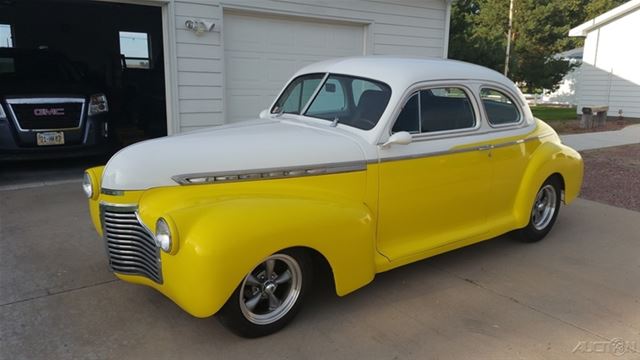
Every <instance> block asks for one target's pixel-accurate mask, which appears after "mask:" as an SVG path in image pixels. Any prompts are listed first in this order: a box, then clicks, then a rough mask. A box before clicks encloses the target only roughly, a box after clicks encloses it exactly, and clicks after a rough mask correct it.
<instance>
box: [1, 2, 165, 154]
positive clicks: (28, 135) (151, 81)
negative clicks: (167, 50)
mask: <svg viewBox="0 0 640 360" xmlns="http://www.w3.org/2000/svg"><path fill="white" fill-rule="evenodd" d="M161 11H162V9H161V8H160V7H156V6H141V5H131V4H119V3H108V2H99V1H86V0H84V1H77V0H76V1H74V0H3V1H2V2H0V24H3V31H4V33H5V34H6V33H9V34H11V41H6V40H5V41H4V43H6V44H2V45H0V46H2V47H4V49H2V48H0V59H2V61H0V63H1V65H0V77H1V78H2V81H0V82H2V86H1V91H2V93H1V94H0V101H4V103H3V104H4V106H5V109H7V110H8V112H9V120H10V124H12V126H13V128H14V132H15V134H14V136H13V139H14V141H15V142H16V146H17V147H23V148H30V149H31V150H32V151H33V152H35V151H42V152H46V151H51V152H54V151H61V150H64V148H65V147H72V146H73V147H74V149H76V150H75V151H77V152H79V153H82V152H83V151H84V149H85V147H83V146H84V145H87V146H86V147H90V146H89V145H94V143H96V142H100V141H104V139H105V138H108V141H109V142H110V143H111V144H112V145H115V146H116V147H119V146H123V145H127V144H130V143H132V142H135V141H139V140H142V139H147V138H153V137H159V136H163V135H166V134H167V116H166V99H165V69H164V59H163V54H164V50H163V38H162V37H163V26H162V13H161ZM5 37H6V36H5ZM7 45H10V46H7ZM9 48H12V49H9ZM39 60H42V61H40V62H38V61H39ZM54 74H55V75H54ZM96 114H97V115H96ZM98 115H99V117H98ZM43 130H47V131H43ZM3 142H4V139H3Z"/></svg>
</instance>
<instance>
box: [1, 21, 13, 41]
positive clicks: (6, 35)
mask: <svg viewBox="0 0 640 360" xmlns="http://www.w3.org/2000/svg"><path fill="white" fill-rule="evenodd" d="M12 46H13V44H12V42H11V27H10V26H9V25H5V24H0V47H12Z"/></svg>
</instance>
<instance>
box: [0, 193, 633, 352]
mask: <svg viewBox="0 0 640 360" xmlns="http://www.w3.org/2000/svg"><path fill="white" fill-rule="evenodd" d="M638 254H640V212H634V211H629V210H624V209H620V208H615V207H611V206H607V205H602V204H599V203H595V202H591V201H587V200H580V199H579V200H577V201H576V203H574V204H573V205H571V206H568V207H563V208H562V209H561V213H560V217H559V219H558V222H557V224H556V227H555V228H554V230H553V231H552V232H551V234H550V235H549V236H548V237H547V239H545V240H544V241H542V242H540V243H535V244H523V243H519V242H516V241H513V240H511V239H509V238H507V237H499V238H496V239H492V240H489V241H486V242H482V243H480V244H477V245H474V246H471V247H467V248H464V249H460V250H457V251H454V252H451V253H448V254H444V255H440V256H437V257H434V258H431V259H427V260H424V261H421V262H418V263H415V264H411V265H408V266H405V267H403V268H400V269H396V270H393V271H390V272H387V273H384V274H380V275H378V276H377V278H376V279H375V280H374V282H373V283H371V284H369V285H368V286H366V287H365V288H363V289H361V290H358V291H356V292H355V293H352V294H350V295H348V296H346V297H343V298H339V297H337V296H336V295H334V293H333V291H332V289H331V288H330V287H329V286H328V285H327V284H324V285H322V284H320V285H318V286H316V289H315V290H314V294H313V296H310V297H309V301H308V302H307V303H306V304H305V307H304V308H303V310H302V312H301V313H300V314H299V316H298V317H297V318H296V319H295V320H294V322H293V323H292V324H290V326H288V327H287V328H285V329H284V330H283V331H281V332H279V333H277V334H275V335H272V336H268V337H265V338H260V339H255V340H247V339H242V338H239V337H237V336H235V335H233V334H231V333H230V332H228V331H227V330H226V329H224V328H223V327H222V326H221V325H220V324H219V323H218V322H217V321H216V319H215V318H208V319H196V318H193V317H191V316H190V315H188V314H186V313H185V312H183V311H182V310H181V309H179V308H178V307H177V306H176V305H174V304H173V303H172V302H171V301H169V300H168V299H166V298H165V297H164V296H162V295H161V294H159V293H157V292H156V291H154V290H152V289H150V288H146V287H142V286H138V285H132V284H127V283H124V282H121V281H119V280H116V279H115V278H114V276H113V275H112V274H111V273H109V271H108V270H107V260H106V256H105V248H104V244H103V243H102V241H101V239H100V238H99V237H98V236H97V235H96V233H95V231H94V230H93V228H92V226H91V223H90V220H89V216H88V213H87V204H86V199H85V198H84V195H83V194H82V191H81V190H80V187H79V184H78V183H77V182H76V183H68V184H59V185H50V186H37V187H35V186H33V187H29V188H23V189H13V190H11V189H9V188H5V189H4V190H0V359H7V360H9V359H10V360H14V359H436V358H437V359H521V358H522V359H573V358H576V359H607V358H615V359H640V353H639V352H638V350H640V286H638V279H640V256H639V255H638ZM617 355H621V356H617Z"/></svg>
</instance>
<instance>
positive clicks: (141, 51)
mask: <svg viewBox="0 0 640 360" xmlns="http://www.w3.org/2000/svg"><path fill="white" fill-rule="evenodd" d="M120 53H121V54H124V56H125V57H139V58H149V42H148V39H147V34H145V33H137V32H126V31H120Z"/></svg>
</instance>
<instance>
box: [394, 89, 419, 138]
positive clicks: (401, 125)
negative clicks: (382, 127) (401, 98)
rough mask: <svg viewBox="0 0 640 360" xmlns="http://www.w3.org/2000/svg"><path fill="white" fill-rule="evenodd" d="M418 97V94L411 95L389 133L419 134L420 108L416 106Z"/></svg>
mask: <svg viewBox="0 0 640 360" xmlns="http://www.w3.org/2000/svg"><path fill="white" fill-rule="evenodd" d="M418 101H420V97H419V96H418V94H417V93H416V94H413V95H412V96H411V98H410V99H409V101H407V103H406V104H405V105H404V108H402V111H401V112H400V115H398V118H397V119H396V123H395V124H394V125H393V129H392V130H391V132H394V133H396V132H398V131H407V132H410V133H419V132H420V114H419V113H418V112H419V110H420V107H419V106H418Z"/></svg>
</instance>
